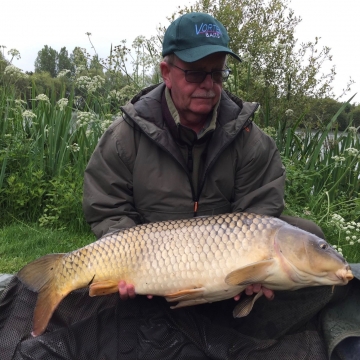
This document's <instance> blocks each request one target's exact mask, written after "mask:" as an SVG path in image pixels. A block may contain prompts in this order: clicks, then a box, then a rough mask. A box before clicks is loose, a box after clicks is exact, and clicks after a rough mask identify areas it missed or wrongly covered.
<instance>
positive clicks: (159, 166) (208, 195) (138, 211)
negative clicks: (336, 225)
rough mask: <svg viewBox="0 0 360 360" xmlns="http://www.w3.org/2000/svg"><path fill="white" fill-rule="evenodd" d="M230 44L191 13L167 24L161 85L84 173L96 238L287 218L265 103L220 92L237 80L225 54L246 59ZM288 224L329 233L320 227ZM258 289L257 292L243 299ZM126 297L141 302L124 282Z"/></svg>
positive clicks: (131, 108)
mask: <svg viewBox="0 0 360 360" xmlns="http://www.w3.org/2000/svg"><path fill="white" fill-rule="evenodd" d="M228 43H229V37H228V34H227V32H226V30H225V28H224V26H223V25H222V24H221V23H220V22H219V21H217V20H216V19H214V18H213V17H212V16H210V15H208V14H204V13H190V14H185V15H183V16H181V17H180V18H178V19H177V20H175V21H174V22H173V23H172V24H171V25H170V26H169V28H168V29H167V31H166V33H165V36H164V41H163V52H162V55H163V56H164V59H163V61H162V62H161V64H160V69H161V74H162V77H163V80H164V83H163V84H161V85H158V86H156V87H155V88H154V87H153V88H152V89H150V90H149V89H147V90H144V91H143V92H142V93H141V94H139V95H138V96H137V97H135V98H134V99H133V100H132V101H131V102H130V103H128V104H127V105H125V106H124V107H123V108H122V111H123V114H124V115H123V116H122V117H121V118H120V119H118V120H116V121H115V122H114V123H113V124H112V125H111V126H110V128H109V129H108V130H107V132H106V133H105V134H104V136H103V137H102V139H101V140H100V142H99V144H98V146H97V148H96V150H95V152H94V154H93V155H92V157H91V160H90V162H89V164H88V167H87V169H86V172H85V182H84V203H83V207H84V212H85V216H86V219H87V221H88V222H89V223H90V224H91V227H92V230H93V232H94V233H95V235H96V236H97V237H101V236H102V235H104V234H106V233H109V232H112V231H115V230H118V229H121V228H125V227H131V226H134V225H136V224H139V223H144V222H154V221H160V220H169V219H180V218H189V217H193V216H203V215H214V214H219V213H226V212H241V211H247V212H254V213H259V214H266V215H271V216H280V214H281V212H282V210H283V206H284V205H283V204H284V201H283V195H284V181H285V171H284V168H283V166H282V163H281V159H280V155H279V152H278V150H277V148H276V145H275V143H274V141H273V140H272V139H271V138H270V137H269V136H267V135H266V134H265V133H263V132H262V131H261V130H260V129H259V128H258V127H257V126H256V125H255V124H253V123H252V117H253V114H254V112H255V111H256V110H257V108H258V106H259V105H258V104H256V103H246V102H243V101H241V100H240V99H238V98H236V97H235V96H233V95H231V94H229V93H227V92H225V91H224V90H223V88H222V87H223V86H222V85H223V82H224V81H226V80H227V78H228V76H229V73H230V70H229V69H228V68H227V67H226V56H227V55H231V56H232V57H234V58H235V59H237V60H239V61H241V60H240V58H239V57H238V56H237V55H236V54H234V53H233V52H232V51H231V50H230V49H229V48H228ZM285 220H286V221H288V222H291V223H293V224H295V225H298V226H299V227H302V228H305V229H307V230H309V229H310V231H313V232H317V233H318V234H319V233H320V236H322V232H321V230H320V229H319V228H318V227H316V225H315V224H313V223H310V222H307V221H305V220H300V219H295V218H290V217H287V218H285ZM260 288H261V287H260V285H258V284H255V285H254V286H252V285H251V286H249V287H248V288H247V289H246V293H247V294H248V295H251V294H252V293H253V292H258V291H259V290H260ZM263 291H264V294H265V296H266V297H267V298H269V299H271V298H273V295H274V294H273V292H272V291H271V290H268V289H263ZM119 292H120V296H121V298H122V299H126V298H127V297H128V296H129V297H134V296H135V289H134V286H133V285H132V284H126V283H125V282H120V283H119ZM235 299H239V296H237V297H236V298H235Z"/></svg>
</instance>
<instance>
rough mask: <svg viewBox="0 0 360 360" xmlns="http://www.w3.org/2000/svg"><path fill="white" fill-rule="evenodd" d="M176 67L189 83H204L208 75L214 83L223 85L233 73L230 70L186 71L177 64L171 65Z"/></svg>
mask: <svg viewBox="0 0 360 360" xmlns="http://www.w3.org/2000/svg"><path fill="white" fill-rule="evenodd" d="M169 65H170V66H173V67H176V68H177V69H179V70H181V71H182V72H184V74H185V80H186V81H187V82H189V83H202V82H203V81H204V80H205V78H206V77H207V76H208V75H211V79H212V81H213V82H214V83H222V82H224V81H226V80H227V79H228V77H229V75H230V73H231V70H230V69H224V70H214V71H203V70H184V69H182V68H180V67H178V66H176V65H175V64H169Z"/></svg>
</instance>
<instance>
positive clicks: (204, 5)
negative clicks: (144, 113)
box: [0, 0, 360, 130]
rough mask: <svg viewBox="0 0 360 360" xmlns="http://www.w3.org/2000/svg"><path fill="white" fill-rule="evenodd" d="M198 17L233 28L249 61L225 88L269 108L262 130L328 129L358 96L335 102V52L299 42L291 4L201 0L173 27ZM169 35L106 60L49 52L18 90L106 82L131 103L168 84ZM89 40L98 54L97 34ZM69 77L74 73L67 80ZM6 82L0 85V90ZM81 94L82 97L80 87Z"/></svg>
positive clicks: (235, 43) (351, 116)
mask: <svg viewBox="0 0 360 360" xmlns="http://www.w3.org/2000/svg"><path fill="white" fill-rule="evenodd" d="M190 11H201V12H206V13H209V14H211V15H213V16H214V17H215V18H217V19H219V20H220V21H221V22H222V23H223V24H224V26H225V27H226V28H227V29H228V32H229V36H230V41H231V42H230V48H231V49H232V50H233V51H234V52H236V53H238V54H240V56H241V57H242V59H243V61H242V63H236V62H234V61H233V60H232V59H229V62H228V66H229V67H230V69H231V70H232V73H231V76H230V78H229V80H228V82H226V83H225V84H224V87H225V88H226V89H227V90H229V91H231V92H232V93H234V94H235V95H237V96H238V97H240V98H242V99H243V100H246V101H257V102H259V103H260V104H261V106H262V107H261V114H260V117H259V121H260V123H261V124H260V125H263V126H265V127H267V126H274V127H276V126H279V124H280V123H284V122H285V123H287V124H288V125H293V124H294V123H296V122H298V120H299V119H300V118H301V121H300V122H299V126H305V127H312V128H321V127H322V126H324V125H326V124H327V123H328V122H329V121H330V119H331V117H332V116H333V115H334V114H335V113H336V112H337V110H338V109H339V108H340V107H341V106H342V105H343V103H344V102H345V101H346V100H348V98H349V97H350V95H352V94H351V93H350V91H351V84H352V81H351V80H349V83H348V84H345V86H344V96H343V97H341V98H336V97H335V95H334V93H333V87H332V83H333V80H334V78H335V76H336V73H335V66H333V67H331V68H330V70H329V71H327V72H324V70H323V69H324V66H323V65H324V64H326V63H328V62H330V61H331V60H332V54H331V49H330V48H329V47H328V46H321V41H320V38H319V37H316V36H314V40H313V41H308V42H304V43H299V41H298V40H297V39H296V37H295V30H296V27H297V25H298V24H299V23H300V22H301V18H300V17H298V16H296V14H295V13H294V11H293V10H292V9H291V7H290V4H289V1H288V0H240V1H239V0H221V1H220V0H199V1H197V2H196V3H195V4H194V5H191V6H185V7H183V8H179V9H178V11H177V12H176V13H174V14H172V16H170V17H169V18H168V20H170V21H172V20H173V19H175V18H176V17H178V16H179V15H181V14H183V13H185V12H190ZM165 28H166V26H160V27H159V28H158V29H157V30H158V34H157V35H156V36H152V37H150V38H145V37H144V36H138V37H137V38H136V39H135V41H134V42H133V43H132V45H131V47H128V45H127V44H126V41H123V42H122V43H121V44H120V45H118V46H115V47H111V49H110V56H109V57H108V58H106V59H99V58H98V56H97V54H96V51H95V54H94V55H90V54H89V53H88V52H87V50H86V49H83V48H80V47H76V48H75V49H73V51H72V52H71V53H69V51H68V50H67V49H66V47H62V48H61V49H60V51H57V50H56V49H53V48H51V46H48V45H44V47H43V48H42V49H41V50H40V51H39V52H38V55H37V57H36V59H35V63H34V72H28V73H27V75H29V79H27V80H25V79H22V80H17V84H16V85H17V87H18V88H19V89H21V91H23V92H26V87H28V84H29V81H31V82H32V84H35V85H36V88H37V91H38V92H41V91H42V92H44V93H49V92H50V91H53V92H54V91H55V92H59V91H60V88H61V86H63V84H64V79H65V80H66V81H65V84H66V86H67V92H70V90H71V87H72V86H73V85H74V83H73V82H72V81H70V79H73V80H74V79H75V78H79V77H81V76H82V77H85V76H87V77H89V78H90V79H91V78H93V77H95V76H100V77H102V78H103V79H104V86H103V89H100V88H99V89H97V91H100V92H101V91H102V92H103V93H110V92H111V91H112V92H120V91H122V92H124V90H123V89H124V88H125V89H126V91H125V92H126V96H122V101H125V100H129V98H130V97H131V95H135V93H136V92H137V91H139V90H140V89H142V88H143V87H146V86H148V85H151V84H155V83H158V82H160V81H161V78H160V75H159V71H158V64H159V62H160V61H161V56H160V54H161V40H162V36H163V33H164V31H165ZM86 35H87V36H88V37H89V40H90V44H91V48H92V49H94V50H95V47H94V46H93V44H92V43H91V39H90V36H91V34H90V33H86ZM126 59H130V60H128V62H127V61H126ZM6 61H7V60H6V59H4V57H2V60H1V58H0V74H1V72H3V71H4V67H5V66H6V64H8V63H9V62H8V63H6ZM129 62H130V63H131V68H130V69H129V67H128V66H129V65H128V63H129ZM1 64H2V65H1ZM65 70H67V71H68V72H67V73H66V74H65V76H62V79H60V78H59V75H61V74H62V71H65ZM83 80H84V81H85V80H86V79H85V78H84V79H83ZM1 81H3V80H1V78H0V86H1ZM75 91H77V94H78V95H80V93H81V91H80V89H79V87H78V88H77V89H75ZM349 125H352V126H355V127H358V126H360V105H357V104H348V106H347V107H346V108H345V111H343V113H342V114H341V115H340V116H339V117H338V122H337V126H338V128H339V129H340V130H345V129H346V127H347V126H349Z"/></svg>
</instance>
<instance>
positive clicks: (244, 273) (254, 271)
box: [225, 259, 275, 286]
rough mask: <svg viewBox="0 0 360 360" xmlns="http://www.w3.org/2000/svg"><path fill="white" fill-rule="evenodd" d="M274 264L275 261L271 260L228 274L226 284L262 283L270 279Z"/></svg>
mask: <svg viewBox="0 0 360 360" xmlns="http://www.w3.org/2000/svg"><path fill="white" fill-rule="evenodd" d="M274 263H275V260H273V259H270V260H263V261H259V262H256V263H252V264H250V265H247V266H244V267H242V268H240V269H237V270H234V271H232V272H231V273H230V274H228V275H227V276H226V278H225V282H226V284H228V285H231V286H235V285H250V284H257V283H261V282H262V281H264V280H265V279H266V278H267V277H268V275H269V273H270V269H271V267H272V266H273V265H274Z"/></svg>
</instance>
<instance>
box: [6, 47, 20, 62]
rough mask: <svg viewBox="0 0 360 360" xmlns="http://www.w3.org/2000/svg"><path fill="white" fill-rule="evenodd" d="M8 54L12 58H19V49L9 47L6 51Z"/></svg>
mask: <svg viewBox="0 0 360 360" xmlns="http://www.w3.org/2000/svg"><path fill="white" fill-rule="evenodd" d="M8 55H10V56H11V57H12V58H15V59H16V60H19V59H21V56H20V51H19V50H16V49H10V50H9V51H8Z"/></svg>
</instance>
